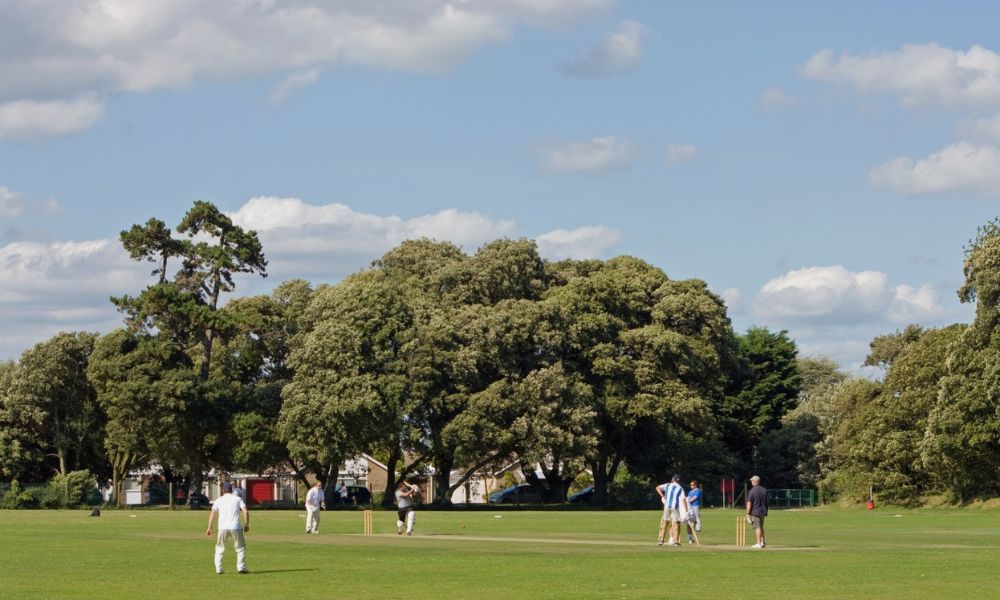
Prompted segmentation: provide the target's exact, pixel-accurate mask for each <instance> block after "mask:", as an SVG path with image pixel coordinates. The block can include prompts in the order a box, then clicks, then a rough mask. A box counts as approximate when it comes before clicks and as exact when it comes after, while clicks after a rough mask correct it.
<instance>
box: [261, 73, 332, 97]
mask: <svg viewBox="0 0 1000 600" xmlns="http://www.w3.org/2000/svg"><path fill="white" fill-rule="evenodd" d="M319 76H320V70H319V69H317V68H311V69H305V70H303V71H296V72H294V73H292V74H291V75H289V76H288V77H286V78H285V79H284V80H282V82H281V83H279V84H278V85H276V86H274V89H273V90H271V103H272V104H281V103H282V102H284V101H285V98H287V97H288V96H289V95H291V94H292V93H293V92H295V91H297V90H300V89H302V88H304V87H306V86H308V85H312V84H314V83H316V82H317V81H319Z"/></svg>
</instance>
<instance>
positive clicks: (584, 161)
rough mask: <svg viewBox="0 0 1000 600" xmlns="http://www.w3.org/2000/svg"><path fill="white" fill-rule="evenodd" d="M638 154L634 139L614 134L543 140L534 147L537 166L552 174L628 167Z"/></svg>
mask: <svg viewBox="0 0 1000 600" xmlns="http://www.w3.org/2000/svg"><path fill="white" fill-rule="evenodd" d="M638 154H639V153H638V148H637V146H636V144H635V143H634V142H632V141H631V140H629V139H627V138H622V137H616V136H604V137H598V138H593V139H591V140H586V141H582V142H563V143H550V144H543V145H541V146H539V147H538V148H537V149H536V159H537V164H538V168H539V169H540V170H541V171H543V172H545V173H551V174H566V173H586V174H590V175H601V174H604V173H609V172H611V171H618V170H621V169H624V168H626V167H628V166H629V165H631V164H632V163H633V162H634V161H635V159H636V158H637V157H638Z"/></svg>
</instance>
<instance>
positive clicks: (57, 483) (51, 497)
mask: <svg viewBox="0 0 1000 600" xmlns="http://www.w3.org/2000/svg"><path fill="white" fill-rule="evenodd" d="M95 487H96V486H95V482H94V476H93V475H91V474H90V471H87V470H86V469H84V470H83V471H70V472H69V473H66V474H65V475H56V476H55V477H53V478H52V479H51V480H50V481H49V485H48V486H47V487H46V488H45V489H44V491H43V492H42V494H41V497H40V498H39V499H38V503H39V504H40V505H41V506H42V508H67V507H72V506H80V505H82V504H85V503H86V501H87V494H88V493H89V492H90V490H92V489H94V488H95Z"/></svg>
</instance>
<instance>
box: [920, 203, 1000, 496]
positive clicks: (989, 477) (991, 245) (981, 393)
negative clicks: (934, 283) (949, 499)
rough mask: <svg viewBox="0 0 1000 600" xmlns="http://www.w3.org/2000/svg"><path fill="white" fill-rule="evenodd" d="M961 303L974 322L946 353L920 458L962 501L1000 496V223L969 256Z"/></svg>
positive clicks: (982, 234)
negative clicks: (972, 305)
mask: <svg viewBox="0 0 1000 600" xmlns="http://www.w3.org/2000/svg"><path fill="white" fill-rule="evenodd" d="M964 272H965V283H964V284H963V285H962V287H961V288H959V290H958V297H959V299H960V300H961V301H962V302H976V317H975V320H974V321H973V322H972V324H971V325H970V326H969V327H968V328H967V329H965V331H964V332H963V333H962V335H961V339H960V341H959V342H958V343H955V344H953V345H952V346H951V351H950V352H949V353H948V360H947V363H946V364H947V374H946V375H945V376H944V377H943V378H942V379H941V383H940V390H939V394H938V397H937V400H936V403H935V406H934V408H933V409H932V411H931V414H930V416H929V419H928V425H927V433H926V435H925V437H924V440H923V444H922V456H923V459H924V462H925V463H926V464H927V465H928V467H929V468H930V469H931V470H932V471H933V472H935V473H937V474H938V475H939V476H940V477H941V478H942V482H943V483H944V484H945V485H946V486H947V487H948V488H949V489H950V490H952V491H953V493H954V494H955V495H956V496H957V497H958V498H960V499H962V500H967V499H970V498H973V497H975V496H978V495H996V494H997V493H998V492H1000V477H998V475H1000V219H995V220H993V221H991V222H989V223H987V224H986V225H984V226H983V227H980V228H979V231H978V232H977V236H976V238H975V239H974V240H972V241H970V243H969V245H968V246H967V247H966V250H965V264H964Z"/></svg>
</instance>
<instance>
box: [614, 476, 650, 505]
mask: <svg viewBox="0 0 1000 600" xmlns="http://www.w3.org/2000/svg"><path fill="white" fill-rule="evenodd" d="M608 491H609V493H610V494H611V500H612V503H613V504H615V505H616V506H623V507H627V508H641V507H643V506H645V505H647V504H649V502H650V498H649V495H650V493H651V492H652V491H653V484H652V483H650V482H649V481H648V480H647V479H646V478H645V477H641V476H639V475H636V474H634V473H632V472H630V471H629V470H628V469H626V468H625V467H622V468H620V469H618V473H617V474H615V479H614V481H612V482H611V485H610V489H609V490H608Z"/></svg>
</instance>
